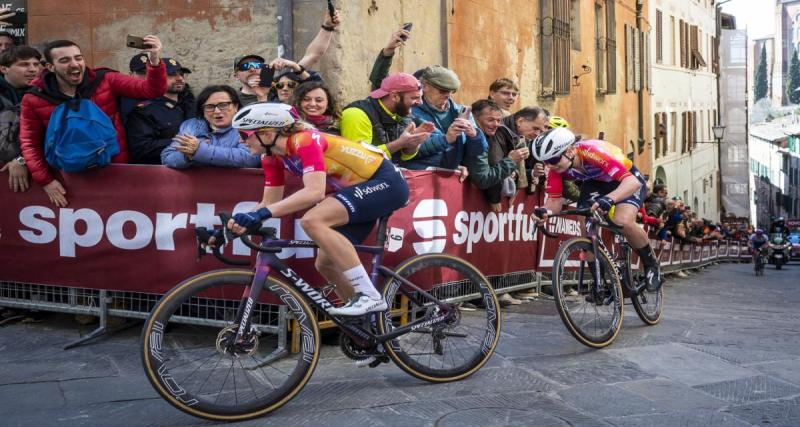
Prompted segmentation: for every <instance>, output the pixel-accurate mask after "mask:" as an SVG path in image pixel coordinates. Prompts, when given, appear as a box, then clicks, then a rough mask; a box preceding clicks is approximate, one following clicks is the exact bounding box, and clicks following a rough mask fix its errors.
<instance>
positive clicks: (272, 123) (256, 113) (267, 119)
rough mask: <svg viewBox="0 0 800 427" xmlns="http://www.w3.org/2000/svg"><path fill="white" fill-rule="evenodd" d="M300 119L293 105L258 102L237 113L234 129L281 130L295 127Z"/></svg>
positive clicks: (234, 119)
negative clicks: (295, 123)
mask: <svg viewBox="0 0 800 427" xmlns="http://www.w3.org/2000/svg"><path fill="white" fill-rule="evenodd" d="M299 118H300V117H299V116H298V114H297V111H295V109H294V107H292V106H291V105H286V104H278V103H274V102H257V103H255V104H250V105H248V106H246V107H244V108H242V109H241V110H239V112H238V113H236V116H234V118H233V127H234V128H235V129H242V130H253V129H263V128H278V129H281V128H284V127H286V126H291V125H293V124H294V122H296V121H297V120H298V119H299Z"/></svg>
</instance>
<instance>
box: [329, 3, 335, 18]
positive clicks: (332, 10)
mask: <svg viewBox="0 0 800 427" xmlns="http://www.w3.org/2000/svg"><path fill="white" fill-rule="evenodd" d="M334 12H336V8H335V7H333V0H328V15H329V16H330V17H331V19H333V14H334Z"/></svg>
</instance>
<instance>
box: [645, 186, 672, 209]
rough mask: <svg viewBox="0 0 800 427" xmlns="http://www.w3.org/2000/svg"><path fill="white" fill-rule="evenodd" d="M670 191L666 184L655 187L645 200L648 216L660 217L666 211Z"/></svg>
mask: <svg viewBox="0 0 800 427" xmlns="http://www.w3.org/2000/svg"><path fill="white" fill-rule="evenodd" d="M668 194H669V191H668V189H667V186H666V185H665V184H656V185H654V186H653V192H652V193H650V197H648V198H647V200H645V204H646V206H647V208H646V211H647V215H650V216H655V217H659V216H661V214H662V213H664V211H665V210H666V200H667V195H668Z"/></svg>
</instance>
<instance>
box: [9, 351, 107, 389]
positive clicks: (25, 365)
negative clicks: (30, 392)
mask: <svg viewBox="0 0 800 427" xmlns="http://www.w3.org/2000/svg"><path fill="white" fill-rule="evenodd" d="M64 359H65V358H50V359H25V360H20V361H16V360H6V361H4V362H3V363H0V385H2V384H18V383H31V382H37V381H61V380H71V379H78V378H99V377H110V376H115V375H118V374H119V370H118V369H117V368H116V366H114V364H113V363H112V362H111V361H110V360H109V358H108V357H106V356H103V355H88V356H81V357H75V358H72V359H66V360H64Z"/></svg>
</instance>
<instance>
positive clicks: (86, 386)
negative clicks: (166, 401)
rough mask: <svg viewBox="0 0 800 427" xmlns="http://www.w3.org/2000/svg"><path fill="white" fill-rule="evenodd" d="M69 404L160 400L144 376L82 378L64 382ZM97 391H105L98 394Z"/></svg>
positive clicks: (63, 387) (63, 388) (62, 387)
mask: <svg viewBox="0 0 800 427" xmlns="http://www.w3.org/2000/svg"><path fill="white" fill-rule="evenodd" d="M60 385H61V389H62V390H63V392H64V398H65V399H66V400H67V403H70V404H71V403H79V404H92V403H103V402H109V401H126V400H141V399H160V397H159V395H158V393H156V391H155V389H153V387H152V386H151V385H150V382H149V381H148V380H147V378H146V377H145V375H144V374H142V375H140V376H127V377H105V378H82V379H76V380H70V381H62V382H61V384H60ZM97 390H105V391H104V392H103V393H98V392H97Z"/></svg>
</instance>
